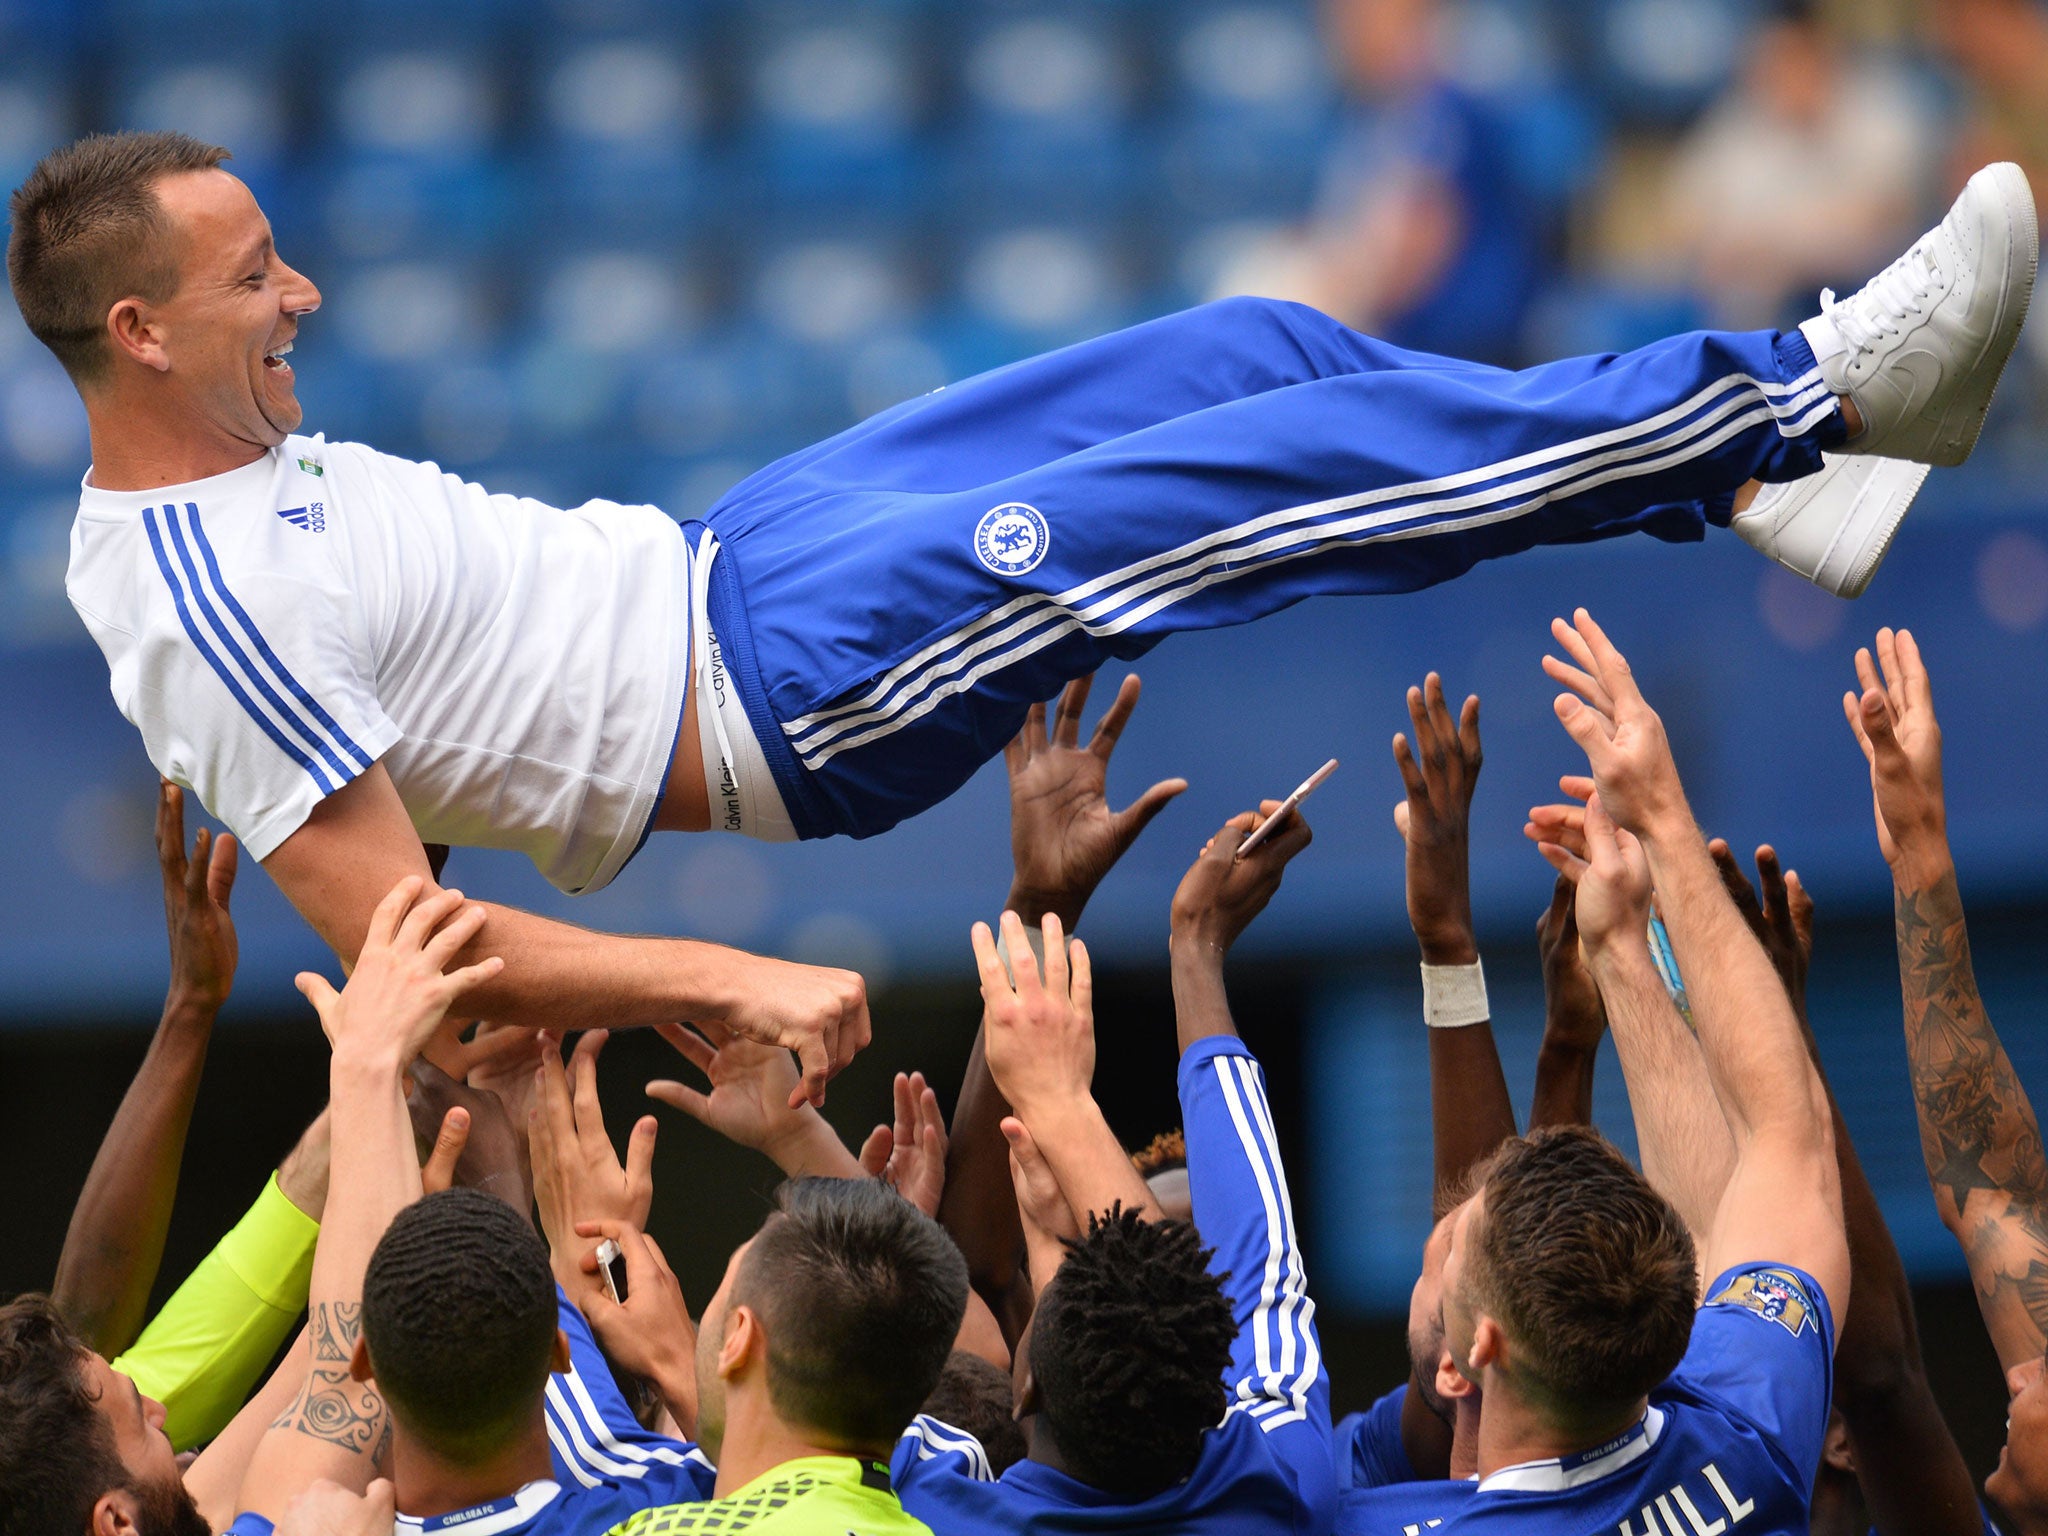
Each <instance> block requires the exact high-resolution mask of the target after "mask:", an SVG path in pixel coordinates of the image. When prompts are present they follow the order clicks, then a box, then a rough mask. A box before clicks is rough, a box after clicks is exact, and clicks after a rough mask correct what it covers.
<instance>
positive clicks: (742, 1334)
mask: <svg viewBox="0 0 2048 1536" xmlns="http://www.w3.org/2000/svg"><path fill="white" fill-rule="evenodd" d="M767 1351H768V1335H767V1334H765V1333H764V1332H762V1331H761V1319H760V1318H758V1317H756V1316H755V1315H754V1309H753V1308H752V1307H748V1306H737V1307H728V1308H726V1311H725V1337H724V1338H723V1339H722V1340H720V1341H719V1345H718V1374H719V1375H720V1376H721V1377H723V1378H724V1379H725V1380H727V1381H731V1380H733V1379H734V1378H735V1377H737V1376H739V1375H740V1374H742V1373H743V1372H744V1371H745V1370H746V1369H747V1367H748V1366H749V1365H750V1364H751V1363H752V1362H753V1360H754V1358H755V1357H756V1356H757V1355H765V1354H766V1353H767Z"/></svg>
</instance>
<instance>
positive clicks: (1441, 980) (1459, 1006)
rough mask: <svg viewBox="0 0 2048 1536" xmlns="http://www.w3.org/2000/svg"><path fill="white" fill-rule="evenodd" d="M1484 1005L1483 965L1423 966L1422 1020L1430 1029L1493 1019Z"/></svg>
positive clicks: (1458, 1026) (1482, 1022)
mask: <svg viewBox="0 0 2048 1536" xmlns="http://www.w3.org/2000/svg"><path fill="white" fill-rule="evenodd" d="M1492 1017H1493V1014H1492V1012H1491V1011H1490V1010H1489V1009H1488V1008H1487V1006H1486V967H1485V966H1484V965H1482V964H1481V963H1480V962H1479V961H1477V960H1474V961H1473V962H1472V963H1471V964H1470V965H1430V964H1428V963H1426V962H1425V963H1424V965H1423V967H1422V1022H1423V1023H1425V1024H1427V1025H1428V1026H1429V1027H1430V1028H1431V1029H1459V1028H1462V1027H1463V1026H1465V1025H1467V1024H1484V1023H1485V1022H1486V1021H1487V1020H1488V1019H1490V1018H1492Z"/></svg>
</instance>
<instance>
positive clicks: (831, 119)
mask: <svg viewBox="0 0 2048 1536" xmlns="http://www.w3.org/2000/svg"><path fill="white" fill-rule="evenodd" d="M842 12H844V14H842ZM740 47H741V52H742V56H743V57H744V59H745V65H744V68H745V72H746V73H745V84H744V95H743V99H742V103H741V113H742V117H741V128H742V141H741V154H742V159H743V163H744V164H745V165H746V166H747V168H748V169H749V170H750V171H752V172H754V173H757V174H759V175H760V176H761V177H763V178H764V182H765V184H766V185H768V186H769V187H770V188H771V189H772V190H774V191H775V192H778V193H780V194H783V195H789V196H811V197H817V198H820V199H822V200H826V201H842V202H857V203H865V204H866V205H867V206H869V207H871V208H872V207H875V206H878V200H882V201H886V203H887V204H889V205H891V206H907V205H908V203H909V202H910V200H911V199H912V197H913V196H914V194H915V192H916V190H917V172H918V171H919V170H920V168H921V161H920V159H919V156H918V155H917V153H916V151H917V136H918V130H919V127H920V124H921V121H922V118H923V115H924V107H925V104H924V84H923V75H924V63H923V61H922V60H921V58H920V57H919V54H918V51H917V49H916V48H915V47H914V46H913V43H912V39H911V37H910V35H909V33H908V32H907V31H906V29H905V28H903V27H902V26H901V25H898V24H896V23H895V22H894V21H893V20H892V19H891V18H889V17H888V16H887V15H886V14H882V13H877V12H874V11H871V10H863V9H857V8H853V7H843V8H836V9H835V10H834V11H832V12H829V13H826V14H824V15H816V14H807V15H804V16H800V17H794V18H791V17H780V16H778V17H775V18H772V19H764V20H763V21H762V22H761V23H759V24H758V25H752V24H750V25H749V26H748V27H746V28H745V30H744V35H743V36H742V38H741V39H740Z"/></svg>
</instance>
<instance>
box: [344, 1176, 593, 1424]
mask: <svg viewBox="0 0 2048 1536" xmlns="http://www.w3.org/2000/svg"><path fill="white" fill-rule="evenodd" d="M363 1345H364V1348H365V1350H366V1352H367V1357H368V1358H367V1367H368V1372H369V1374H370V1375H373V1376H374V1377H375V1378H376V1381H377V1389H378V1391H380V1392H381V1393H382V1394H383V1395H384V1399H385V1401H386V1403H388V1404H389V1405H390V1408H391V1416H392V1418H393V1419H394V1420H396V1421H397V1425H398V1429H399V1431H400V1432H401V1433H403V1434H405V1435H407V1436H408V1437H409V1438H411V1439H412V1440H413V1442H414V1443H415V1444H417V1445H418V1446H420V1447H421V1448H422V1449H423V1450H425V1451H427V1452H428V1453H430V1454H431V1455H433V1456H435V1457H437V1458H439V1459H440V1460H443V1461H447V1462H452V1463H455V1464H457V1465H474V1464H476V1463H478V1462H482V1461H486V1460H488V1459H490V1458H491V1457H493V1456H495V1455H497V1454H499V1453H500V1452H502V1451H503V1450H505V1449H506V1447H507V1446H508V1445H510V1444H511V1442H512V1441H513V1440H514V1439H516V1438H517V1437H518V1436H519V1435H520V1434H522V1433H524V1432H526V1431H528V1430H530V1429H531V1427H532V1426H533V1425H534V1423H535V1422H536V1421H537V1419H538V1417H539V1415H540V1413H541V1400H542V1396H543V1394H544V1393H545V1391H546V1389H547V1379H548V1372H549V1371H550V1370H551V1369H559V1368H561V1367H562V1366H563V1365H564V1364H566V1356H567V1345H566V1343H565V1342H563V1340H562V1334H561V1329H560V1327H559V1317H558V1312H557V1302H556V1297H555V1280H554V1273H553V1271H552V1270H551V1269H550V1268H549V1267H548V1250H547V1246H546V1244H544V1243H543V1242H542V1241H541V1239H540V1237H539V1235H538V1234H536V1233H535V1232H534V1230H533V1228H532V1227H530V1226H528V1225H527V1224H526V1222H524V1221H522V1220H521V1219H520V1218H519V1216H518V1215H517V1213H515V1212H514V1211H513V1210H512V1208H511V1207H510V1206H508V1205H506V1204H505V1203H504V1202H503V1201H502V1200H498V1199H495V1198H493V1197H492V1196H490V1195H486V1194H484V1193H482V1192H481V1191H478V1190H474V1189H449V1190H443V1191H442V1192H441V1193H439V1194H435V1195H429V1196H427V1197H426V1198H425V1199H424V1200H420V1201H416V1202H415V1203H414V1204H412V1205H409V1206H407V1207H406V1208H405V1209H404V1210H402V1211H400V1212H399V1213H398V1216H397V1219H396V1220H394V1221H393V1222H392V1223H391V1225H390V1227H389V1228H388V1229H387V1230H386V1231H385V1233H384V1236H383V1238H382V1239H381V1240H380V1241H379V1242H378V1244H377V1250H376V1252H375V1253H373V1254H371V1256H370V1264H369V1268H368V1269H367V1270H366V1271H365V1272H364V1275H363Z"/></svg>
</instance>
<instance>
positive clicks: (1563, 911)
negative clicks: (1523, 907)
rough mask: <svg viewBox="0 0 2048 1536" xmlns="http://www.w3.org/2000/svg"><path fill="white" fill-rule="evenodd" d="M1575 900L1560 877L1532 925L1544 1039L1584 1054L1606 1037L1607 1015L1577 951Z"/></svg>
mask: <svg viewBox="0 0 2048 1536" xmlns="http://www.w3.org/2000/svg"><path fill="white" fill-rule="evenodd" d="M1576 896H1577V890H1576V884H1575V882H1574V881H1573V880H1572V878H1571V876H1569V875H1567V874H1563V873H1560V874H1559V875H1558V877H1557V884H1556V886H1555V887H1553V888H1552V890H1551V893H1550V905H1549V906H1547V907H1545V908H1544V909H1543V915H1542V916H1541V917H1539V918H1537V919H1536V954H1537V958H1538V960H1539V961H1540V963H1541V965H1542V967H1543V1023H1544V1034H1545V1036H1546V1037H1549V1036H1552V1035H1556V1036H1559V1037H1560V1043H1561V1044H1565V1045H1572V1046H1577V1047H1579V1048H1581V1049H1587V1050H1590V1049H1591V1048H1592V1047H1594V1046H1596V1045H1598V1044H1599V1043H1600V1037H1601V1035H1603V1034H1605V1033H1606V1031H1607V1009H1606V1008H1605V1007H1604V1006H1603V1005H1602V1003H1601V1001H1600V988H1599V987H1598V986H1597V985H1595V983H1594V981H1593V973H1592V972H1591V971H1589V970H1587V969H1586V959H1585V955H1584V954H1583V953H1582V951H1581V949H1580V946H1579V918H1578V911H1577V906H1578V903H1577V900H1576V899H1575V898H1576Z"/></svg>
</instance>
